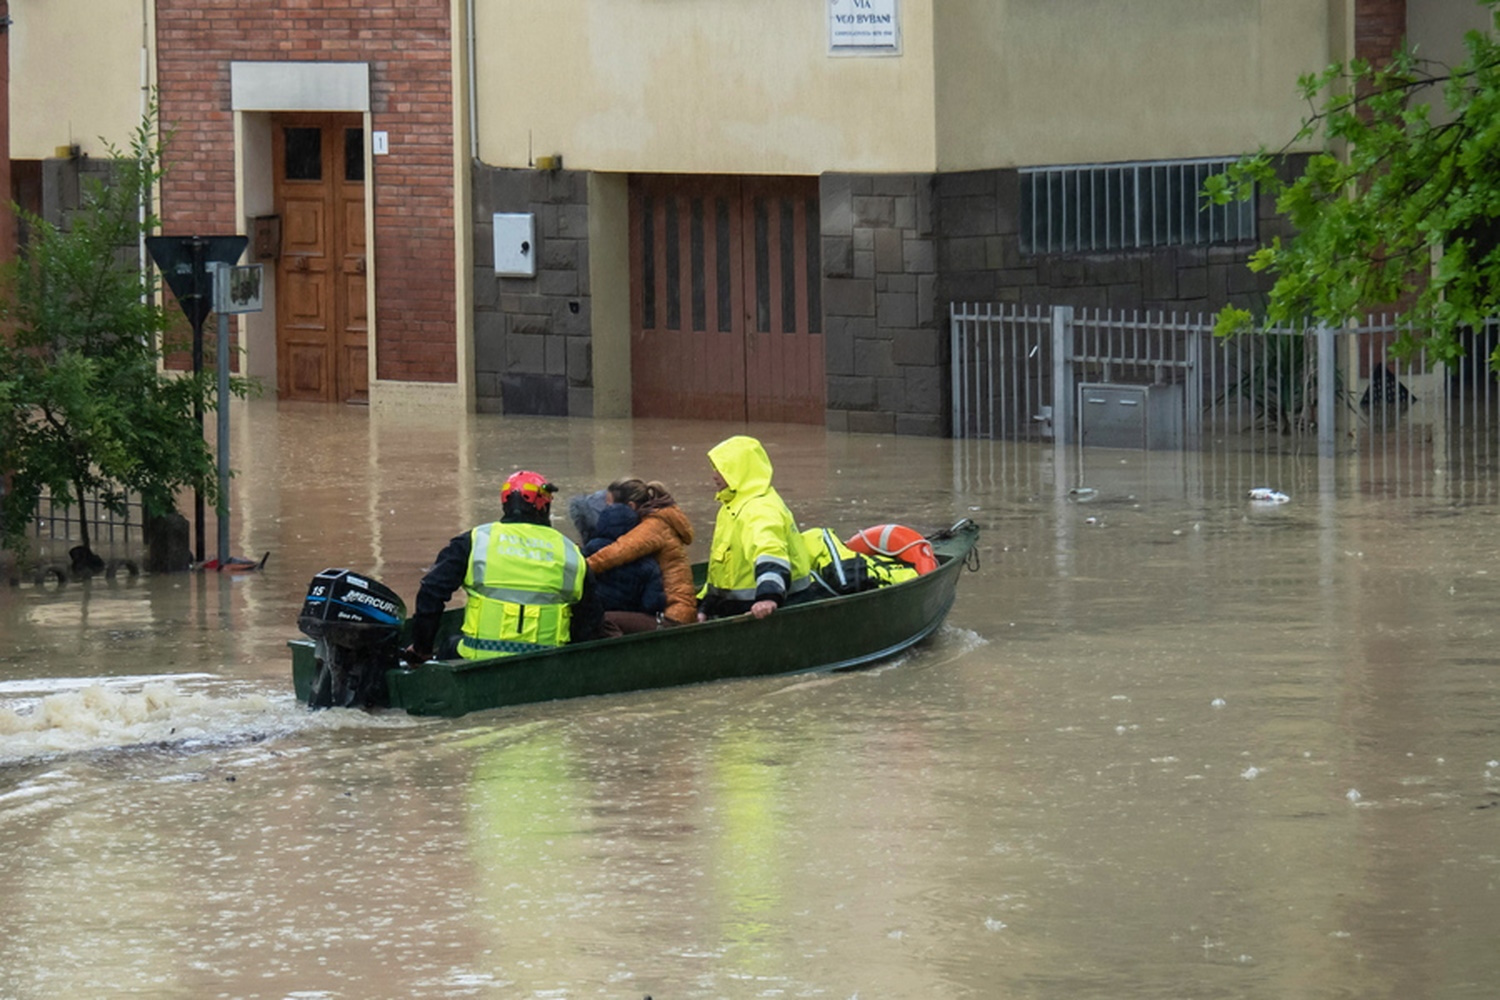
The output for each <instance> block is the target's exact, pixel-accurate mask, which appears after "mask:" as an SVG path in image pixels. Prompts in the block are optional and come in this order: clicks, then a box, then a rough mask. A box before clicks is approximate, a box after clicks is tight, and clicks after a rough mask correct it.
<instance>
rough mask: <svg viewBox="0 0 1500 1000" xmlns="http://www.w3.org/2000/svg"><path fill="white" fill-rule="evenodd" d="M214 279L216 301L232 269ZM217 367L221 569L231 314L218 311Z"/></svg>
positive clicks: (223, 559)
mask: <svg viewBox="0 0 1500 1000" xmlns="http://www.w3.org/2000/svg"><path fill="white" fill-rule="evenodd" d="M217 271H218V273H217V274H216V275H215V276H214V277H215V280H214V287H215V291H216V292H217V293H218V294H217V296H216V299H215V301H216V302H223V301H224V300H225V299H226V298H227V295H226V294H225V290H224V289H223V288H222V287H221V286H222V285H223V284H224V282H226V281H227V280H228V275H229V268H228V267H227V266H226V265H224V264H220V265H219V267H218V269H217ZM214 368H215V369H216V370H217V374H218V377H219V387H218V395H219V399H218V403H219V429H218V437H219V511H218V513H219V569H221V570H222V569H223V568H224V565H225V564H226V563H227V562H229V313H227V312H225V311H223V310H220V311H219V347H218V351H217V353H215V354H214Z"/></svg>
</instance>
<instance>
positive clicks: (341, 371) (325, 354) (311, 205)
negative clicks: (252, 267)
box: [272, 115, 369, 402]
mask: <svg viewBox="0 0 1500 1000" xmlns="http://www.w3.org/2000/svg"><path fill="white" fill-rule="evenodd" d="M272 156H273V157H274V164H275V176H276V192H275V197H276V211H277V214H278V215H280V216H281V256H280V257H279V258H278V260H277V262H276V388H277V393H278V395H279V396H280V397H281V398H282V399H306V400H322V401H326V402H344V401H348V402H360V401H364V400H366V399H367V398H368V396H369V377H368V368H367V367H366V364H367V357H368V354H367V352H368V349H369V346H368V344H369V338H368V332H369V318H368V315H367V312H368V310H367V309H366V304H365V303H366V299H365V292H366V286H365V270H366V269H365V193H364V181H365V173H364V171H365V158H364V128H363V126H362V124H361V120H360V118H359V116H358V115H281V116H278V117H277V119H276V121H275V124H274V127H273V128H272Z"/></svg>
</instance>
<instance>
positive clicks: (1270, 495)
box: [1250, 486, 1291, 503]
mask: <svg viewBox="0 0 1500 1000" xmlns="http://www.w3.org/2000/svg"><path fill="white" fill-rule="evenodd" d="M1250 499H1251V500H1254V501H1255V502H1256V503H1286V502H1287V501H1288V500H1290V499H1291V497H1289V496H1287V495H1286V494H1285V493H1283V492H1281V491H1280V490H1273V489H1271V488H1270V487H1269V486H1257V487H1256V488H1255V489H1253V490H1251V491H1250Z"/></svg>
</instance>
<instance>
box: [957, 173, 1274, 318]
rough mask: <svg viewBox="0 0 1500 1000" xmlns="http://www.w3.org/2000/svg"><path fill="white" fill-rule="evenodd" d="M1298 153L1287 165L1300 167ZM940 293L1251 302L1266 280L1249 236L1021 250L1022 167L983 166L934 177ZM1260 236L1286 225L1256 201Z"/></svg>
mask: <svg viewBox="0 0 1500 1000" xmlns="http://www.w3.org/2000/svg"><path fill="white" fill-rule="evenodd" d="M1301 167H1302V163H1301V162H1300V161H1299V162H1296V163H1294V164H1289V165H1288V167H1287V168H1286V169H1289V170H1295V171H1296V172H1300V170H1301ZM935 188H936V194H935V197H934V201H935V203H936V216H937V226H938V229H939V231H940V233H941V236H940V239H939V240H938V247H937V257H938V270H939V274H940V277H939V281H938V291H937V294H938V299H939V302H940V303H941V305H940V309H942V310H946V308H947V305H948V303H951V302H1007V303H1017V304H1020V305H1028V306H1054V305H1059V306H1074V307H1079V308H1088V309H1122V310H1133V309H1165V310H1169V311H1172V310H1175V311H1179V312H1197V311H1201V312H1217V311H1218V310H1219V309H1221V308H1223V307H1224V306H1226V305H1237V306H1241V307H1244V308H1247V309H1250V310H1251V311H1256V310H1258V309H1259V308H1261V307H1262V305H1263V303H1264V295H1265V292H1266V291H1267V290H1268V289H1269V288H1270V285H1271V279H1270V278H1269V276H1267V275H1257V274H1253V273H1252V272H1251V271H1250V270H1249V268H1248V267H1247V266H1246V263H1247V261H1248V259H1249V254H1250V252H1251V250H1252V249H1254V246H1255V245H1258V243H1257V244H1255V245H1252V244H1249V243H1240V244H1234V245H1226V246H1204V245H1199V246H1174V247H1157V248H1151V249H1142V250H1120V251H1112V252H1107V253H1069V254H1023V253H1022V252H1021V242H1020V192H1021V185H1020V175H1019V174H1018V173H1017V172H1016V171H1014V170H983V171H974V172H971V173H954V174H941V175H939V176H938V177H937V179H936V183H935ZM1256 212H1257V227H1258V230H1259V237H1258V239H1259V240H1269V239H1270V237H1271V236H1272V235H1273V234H1275V233H1280V232H1284V231H1285V224H1284V222H1283V221H1282V220H1281V219H1280V218H1279V217H1278V216H1277V215H1276V210H1275V204H1274V203H1273V200H1272V199H1271V198H1268V197H1262V198H1261V199H1260V200H1259V202H1258V204H1257V205H1256Z"/></svg>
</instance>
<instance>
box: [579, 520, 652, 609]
mask: <svg viewBox="0 0 1500 1000" xmlns="http://www.w3.org/2000/svg"><path fill="white" fill-rule="evenodd" d="M638 523H640V518H639V517H637V516H636V513H635V511H633V510H631V509H630V508H629V507H628V506H626V505H625V504H623V503H614V504H610V505H609V506H608V507H605V508H604V509H603V510H602V511H600V512H599V520H598V523H597V524H595V525H594V534H593V537H592V538H590V539H589V540H588V543H587V544H585V545H584V547H583V554H584V555H585V556H591V555H593V554H594V553H595V552H598V551H599V550H600V549H602V548H604V547H605V546H606V545H608V544H610V543H611V542H614V541H617V540H619V539H620V538H621V537H622V536H624V535H625V534H627V533H628V532H629V531H630V529H632V528H634V527H635V526H636V525H637V524H638ZM594 586H595V588H596V589H597V590H598V592H599V602H600V603H601V604H602V605H603V606H604V610H605V611H644V612H646V613H647V614H652V615H654V614H659V613H661V612H662V611H664V610H666V607H667V594H666V591H665V590H663V589H662V584H661V567H660V566H658V565H657V563H656V560H655V559H654V558H652V557H649V556H648V557H645V558H642V559H636V560H635V561H633V562H628V563H624V564H623V565H620V566H616V567H614V568H613V569H610V570H605V571H604V572H602V573H598V574H596V575H595V576H594Z"/></svg>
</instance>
